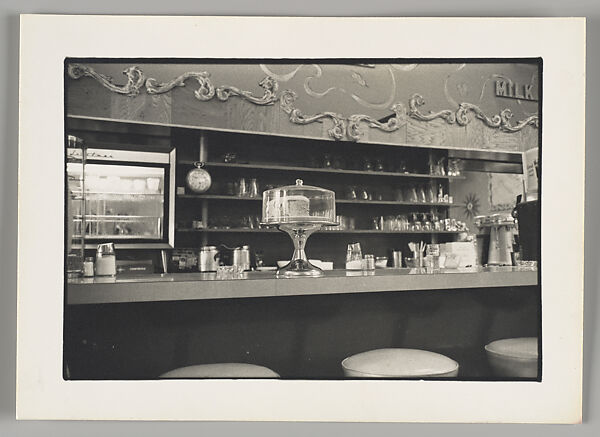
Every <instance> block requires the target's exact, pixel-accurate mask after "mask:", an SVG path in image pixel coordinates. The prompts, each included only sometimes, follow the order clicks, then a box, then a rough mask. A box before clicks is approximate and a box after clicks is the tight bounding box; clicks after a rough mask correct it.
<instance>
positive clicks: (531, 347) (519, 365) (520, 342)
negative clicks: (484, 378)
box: [485, 337, 538, 378]
mask: <svg viewBox="0 0 600 437" xmlns="http://www.w3.org/2000/svg"><path fill="white" fill-rule="evenodd" d="M485 351H486V354H487V356H488V360H489V362H490V366H491V367H492V370H493V371H494V373H495V374H496V375H498V376H508V377H511V376H514V377H521V378H535V377H537V374H538V339H537V338H536V337H521V338H505V339H502V340H496V341H493V342H491V343H490V344H488V345H486V346H485Z"/></svg>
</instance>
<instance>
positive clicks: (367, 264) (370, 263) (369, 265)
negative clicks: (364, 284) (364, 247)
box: [363, 254, 375, 270]
mask: <svg viewBox="0 0 600 437" xmlns="http://www.w3.org/2000/svg"><path fill="white" fill-rule="evenodd" d="M363 268H364V270H375V256H374V255H371V254H367V255H365V259H364V267H363Z"/></svg>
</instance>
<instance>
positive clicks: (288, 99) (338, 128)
mask: <svg viewBox="0 0 600 437" xmlns="http://www.w3.org/2000/svg"><path fill="white" fill-rule="evenodd" d="M297 98H298V95H297V94H296V93H295V92H294V91H292V90H285V91H283V92H282V93H281V97H280V99H279V105H280V107H281V109H282V110H283V111H284V112H285V113H286V114H288V115H289V116H290V121H291V122H292V123H296V124H310V123H314V122H316V121H318V122H322V120H323V119H325V118H329V119H331V121H333V127H332V128H331V129H329V130H328V131H327V133H328V134H329V136H330V137H332V138H334V139H336V140H341V139H343V138H344V135H345V133H346V119H345V118H344V116H342V115H341V114H337V113H335V112H320V113H318V114H314V115H309V116H306V115H304V114H302V111H300V110H299V109H298V108H296V107H294V101H295V100H296V99H297Z"/></svg>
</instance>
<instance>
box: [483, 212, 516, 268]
mask: <svg viewBox="0 0 600 437" xmlns="http://www.w3.org/2000/svg"><path fill="white" fill-rule="evenodd" d="M475 225H476V226H477V227H478V228H479V229H480V230H481V232H482V233H485V234H488V233H489V249H488V258H487V265H490V266H511V265H513V262H512V257H511V253H512V251H513V234H514V231H515V219H514V218H513V217H512V216H511V215H502V214H494V215H490V216H478V217H475ZM488 230H489V231H488Z"/></svg>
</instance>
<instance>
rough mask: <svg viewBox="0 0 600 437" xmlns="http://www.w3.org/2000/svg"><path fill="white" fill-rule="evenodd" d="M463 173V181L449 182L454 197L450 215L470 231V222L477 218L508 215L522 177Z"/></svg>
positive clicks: (518, 192)
mask: <svg viewBox="0 0 600 437" xmlns="http://www.w3.org/2000/svg"><path fill="white" fill-rule="evenodd" d="M463 174H464V176H466V179H462V180H460V179H459V180H454V181H451V182H450V184H451V186H450V192H451V193H452V194H453V198H454V206H453V207H452V208H450V216H451V217H453V218H456V219H458V220H463V221H464V222H465V223H467V226H468V228H469V229H470V230H476V227H475V224H474V221H473V219H474V217H476V216H478V215H489V214H499V213H507V214H508V213H510V212H511V211H512V210H513V208H514V207H515V204H516V199H517V196H518V195H519V194H521V193H522V192H523V176H522V175H518V174H509V173H484V172H470V171H466V172H464V173H463Z"/></svg>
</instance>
